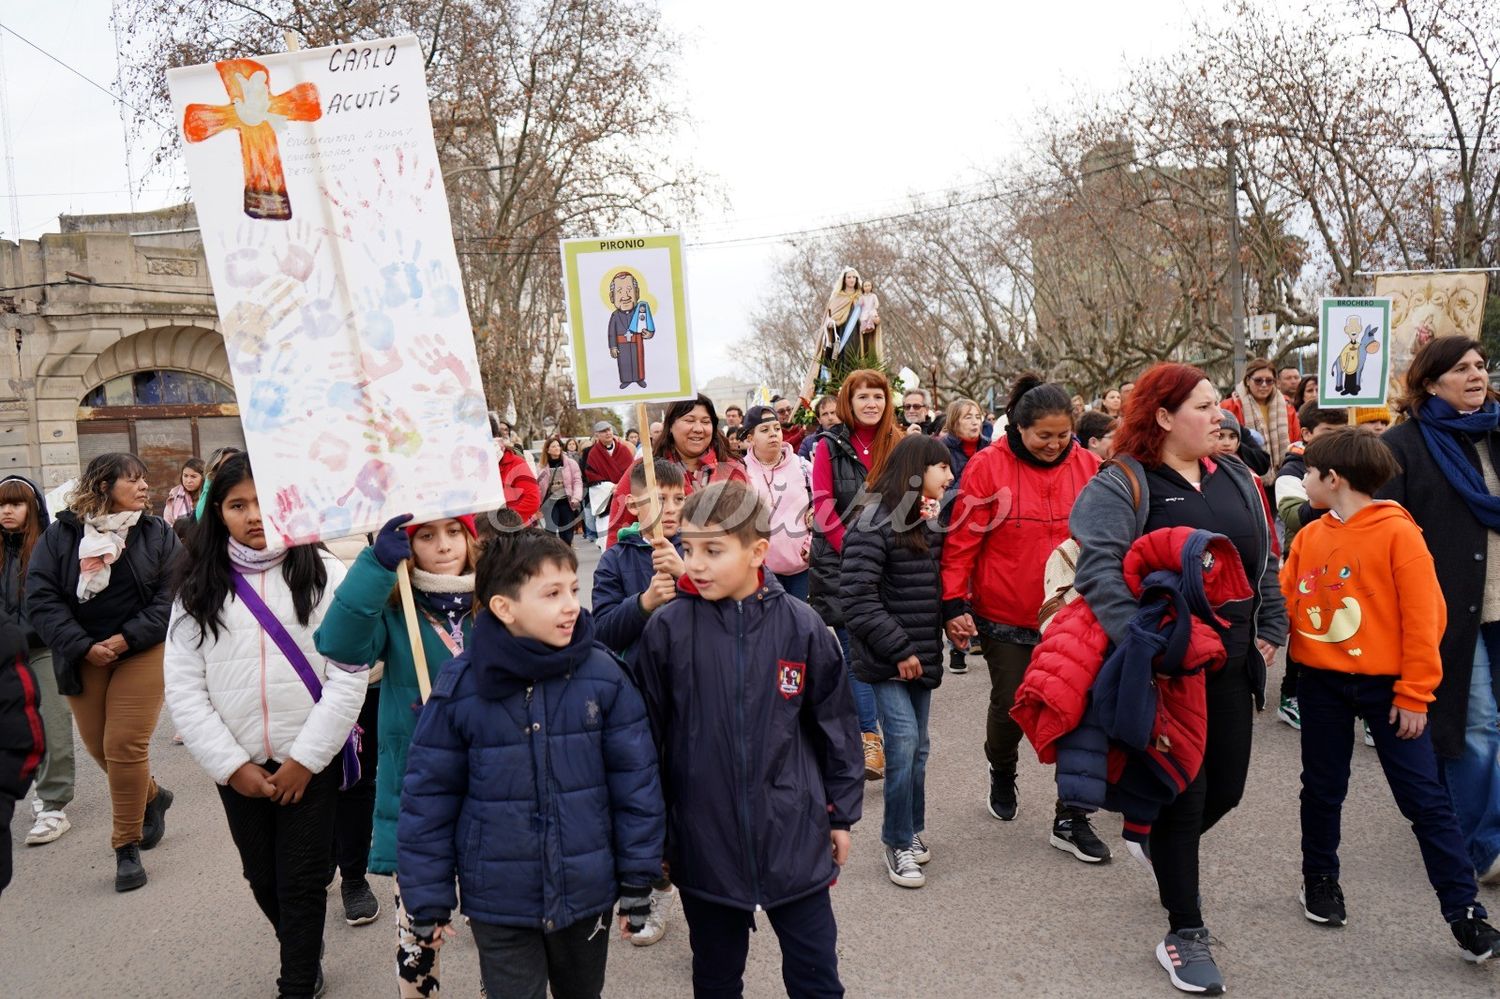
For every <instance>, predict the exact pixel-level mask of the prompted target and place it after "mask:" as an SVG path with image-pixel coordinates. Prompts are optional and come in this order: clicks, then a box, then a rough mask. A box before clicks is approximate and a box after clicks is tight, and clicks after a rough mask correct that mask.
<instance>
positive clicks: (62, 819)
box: [26, 801, 73, 846]
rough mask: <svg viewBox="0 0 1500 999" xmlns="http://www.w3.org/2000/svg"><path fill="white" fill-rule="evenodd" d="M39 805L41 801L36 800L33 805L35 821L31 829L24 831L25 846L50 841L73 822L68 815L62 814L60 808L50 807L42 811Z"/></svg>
mask: <svg viewBox="0 0 1500 999" xmlns="http://www.w3.org/2000/svg"><path fill="white" fill-rule="evenodd" d="M40 805H41V802H40V801H38V802H37V803H36V805H35V806H33V808H34V809H35V811H36V821H35V822H34V823H32V825H31V830H30V831H29V832H27V833H26V845H27V846H41V845H42V844H43V843H50V842H52V841H53V840H55V839H57V838H59V837H60V836H62V834H63V833H65V832H67V831H68V830H69V829H72V828H73V823H71V822H69V821H68V817H67V816H66V815H64V814H63V811H62V809H61V808H59V809H56V810H55V811H54V810H52V809H48V810H46V811H43V810H42V809H41V808H40V807H38V806H40Z"/></svg>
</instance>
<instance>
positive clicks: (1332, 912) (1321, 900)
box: [1297, 874, 1349, 926]
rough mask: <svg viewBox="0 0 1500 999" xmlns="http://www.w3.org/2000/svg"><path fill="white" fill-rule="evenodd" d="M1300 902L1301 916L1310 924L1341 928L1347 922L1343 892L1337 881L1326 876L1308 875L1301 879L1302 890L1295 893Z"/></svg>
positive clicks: (1347, 916)
mask: <svg viewBox="0 0 1500 999" xmlns="http://www.w3.org/2000/svg"><path fill="white" fill-rule="evenodd" d="M1297 897H1298V898H1299V899H1301V901H1302V914H1303V915H1304V916H1306V917H1307V918H1308V920H1310V921H1311V922H1314V923H1321V924H1322V925H1324V926H1343V925H1344V924H1345V923H1347V922H1348V921H1349V914H1348V913H1347V912H1346V911H1345V910H1344V890H1343V889H1342V888H1340V887H1339V879H1338V878H1335V877H1330V876H1329V875H1327V874H1310V875H1308V876H1307V877H1304V878H1303V879H1302V890H1301V891H1300V892H1298V893H1297Z"/></svg>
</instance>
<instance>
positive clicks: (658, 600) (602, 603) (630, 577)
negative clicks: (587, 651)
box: [592, 458, 684, 670]
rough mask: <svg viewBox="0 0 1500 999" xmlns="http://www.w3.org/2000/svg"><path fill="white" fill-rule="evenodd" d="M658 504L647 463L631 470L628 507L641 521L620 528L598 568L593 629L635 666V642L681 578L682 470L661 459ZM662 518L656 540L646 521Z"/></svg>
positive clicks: (657, 482) (609, 647)
mask: <svg viewBox="0 0 1500 999" xmlns="http://www.w3.org/2000/svg"><path fill="white" fill-rule="evenodd" d="M655 465H656V495H655V497H654V505H653V502H652V499H653V498H652V497H651V496H650V495H649V494H648V492H647V489H646V466H645V464H644V463H643V462H640V461H637V462H636V463H635V464H634V465H632V466H631V468H630V497H629V499H628V500H626V506H627V507H628V508H629V510H630V511H631V512H632V513H634V514H635V516H636V519H637V520H638V521H639V523H637V524H632V525H631V526H630V527H627V528H624V529H622V530H621V531H620V537H619V540H618V541H617V542H616V543H615V544H613V545H610V546H609V548H607V549H605V552H604V555H603V556H602V557H601V558H600V559H599V565H598V567H596V568H595V569H594V599H593V603H592V607H593V613H594V630H595V633H596V637H597V638H598V639H599V641H600V642H601V643H603V644H604V645H605V647H607V648H608V649H609V650H610V651H611V652H614V653H615V654H616V655H618V656H620V657H621V658H622V659H624V660H625V668H626V669H627V670H628V669H631V668H633V667H634V665H635V643H636V642H638V641H640V638H641V632H642V631H645V630H646V622H647V621H648V620H650V619H651V615H652V614H654V613H655V612H656V611H657V610H658V609H659V608H660V607H661V606H662V605H663V604H666V603H668V602H670V601H671V600H672V599H674V598H675V597H676V595H677V580H678V579H680V578H681V577H682V574H683V564H682V543H681V542H680V541H679V540H678V538H677V531H678V524H679V521H680V519H681V516H682V502H683V498H684V497H683V491H682V489H683V486H682V468H681V466H679V465H674V464H672V463H671V462H670V461H663V460H662V459H660V458H658V459H656V462H655ZM653 516H654V517H656V518H659V519H660V521H661V533H662V540H661V541H660V542H654V541H652V540H651V537H650V534H649V533H648V532H647V531H646V530H643V529H642V527H641V525H642V524H645V523H646V522H647V520H648V519H650V518H652V517H653Z"/></svg>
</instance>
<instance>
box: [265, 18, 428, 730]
mask: <svg viewBox="0 0 1500 999" xmlns="http://www.w3.org/2000/svg"><path fill="white" fill-rule="evenodd" d="M281 37H282V38H283V39H284V40H285V41H286V50H287V51H288V52H299V51H301V49H302V46H301V45H300V44H299V43H298V42H297V36H296V35H295V34H293V33H292V32H290V31H284V32H282V35H281ZM313 163H314V166H318V161H317V159H316V158H314V160H313ZM346 287H347V286H346ZM396 588H397V589H398V590H399V591H400V592H401V612H402V614H403V616H404V617H405V620H406V637H407V640H408V641H409V642H410V643H411V660H412V665H413V666H414V667H415V668H416V671H417V689H418V690H419V691H420V692H421V694H422V703H424V704H425V703H427V698H428V697H429V696H430V695H431V694H432V678H431V676H430V675H429V674H428V672H427V653H426V651H425V650H424V649H423V648H422V623H421V619H420V618H418V617H417V601H416V598H415V597H413V596H412V591H411V571H410V569H409V568H408V567H407V563H406V562H404V561H403V562H402V563H401V564H400V565H398V566H396ZM372 665H373V664H372Z"/></svg>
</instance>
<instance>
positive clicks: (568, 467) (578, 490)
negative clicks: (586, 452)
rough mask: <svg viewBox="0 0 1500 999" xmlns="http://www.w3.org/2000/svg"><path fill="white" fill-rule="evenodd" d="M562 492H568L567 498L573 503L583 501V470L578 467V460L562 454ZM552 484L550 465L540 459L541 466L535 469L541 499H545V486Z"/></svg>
mask: <svg viewBox="0 0 1500 999" xmlns="http://www.w3.org/2000/svg"><path fill="white" fill-rule="evenodd" d="M562 462H563V463H562V473H563V492H565V493H567V494H568V499H569V500H570V501H571V502H574V503H582V502H583V472H581V471H579V469H578V462H576V461H574V460H573V459H572V458H569V457H568V456H567V455H563V460H562ZM551 484H552V466H551V465H549V464H547V462H546V460H545V459H544V460H543V461H542V467H541V468H539V469H537V473H536V486H537V489H538V490H540V491H541V494H542V499H543V501H545V500H546V499H547V487H548V486H549V485H551Z"/></svg>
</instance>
